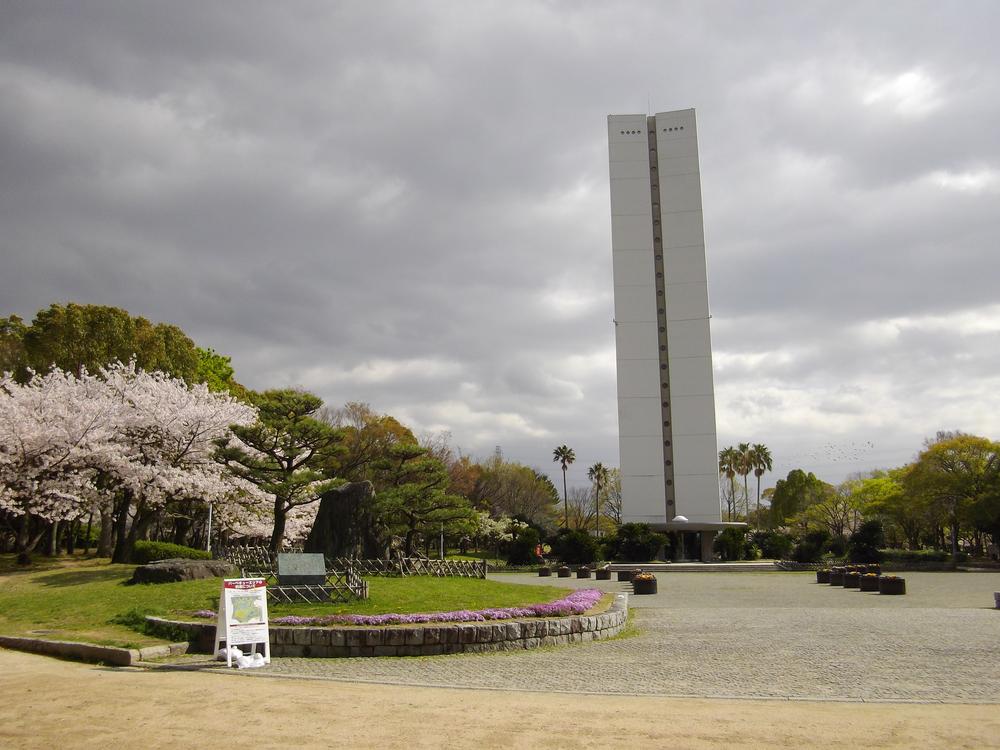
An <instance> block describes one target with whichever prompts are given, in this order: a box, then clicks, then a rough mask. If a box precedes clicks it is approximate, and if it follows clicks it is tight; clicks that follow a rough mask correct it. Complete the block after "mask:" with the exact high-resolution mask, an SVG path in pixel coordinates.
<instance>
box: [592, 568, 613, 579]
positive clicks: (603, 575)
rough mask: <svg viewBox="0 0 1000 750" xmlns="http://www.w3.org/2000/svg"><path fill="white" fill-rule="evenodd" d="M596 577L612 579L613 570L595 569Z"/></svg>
mask: <svg viewBox="0 0 1000 750" xmlns="http://www.w3.org/2000/svg"><path fill="white" fill-rule="evenodd" d="M594 578H596V579H597V580H598V581H610V580H611V571H610V570H597V571H594Z"/></svg>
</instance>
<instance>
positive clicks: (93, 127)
mask: <svg viewBox="0 0 1000 750" xmlns="http://www.w3.org/2000/svg"><path fill="white" fill-rule="evenodd" d="M998 28H1000V4H997V3H996V2H994V1H992V0H990V1H987V2H972V1H970V0H963V2H960V3H948V2H940V0H938V1H937V2H929V3H917V2H908V3H892V2H878V3H872V2H863V3H851V2H844V1H843V0H838V2H829V3H825V2H823V3H821V2H781V3H778V2H757V3H736V2H715V3H712V2H702V1H699V2H689V3H668V2H655V3H654V2H637V3H627V2H605V1H604V0H601V1H599V2H598V1H595V2H511V1H510V0H504V1H503V2H495V3H494V2H489V3H488V2H469V1H468V0H458V1H456V2H439V3H438V2H413V0H408V1H406V2H367V3H362V2H352V3H335V2H322V3H320V2H317V3H310V2H293V3H274V2H268V3H265V2H259V3H252V2H250V3H248V2H243V1H240V2H229V3H226V2H211V3H171V2H159V3H142V2H136V1H135V0H122V1H121V2H77V1H76V0H73V1H68V2H64V3H56V2H31V3H28V2H14V0H0V315H6V314H10V313H16V314H19V315H21V316H22V317H25V318H29V319H30V318H31V317H32V316H33V315H34V314H35V312H37V311H38V310H39V309H40V308H43V307H46V306H48V305H49V304H51V303H53V302H67V301H76V302H84V303H95V304H109V305H116V306H121V307H124V308H126V309H127V310H129V311H130V312H131V313H133V314H135V315H143V316H145V317H147V318H149V319H151V320H154V321H164V322H170V323H175V324H177V325H179V326H181V327H182V328H183V329H184V330H185V331H186V332H187V333H188V334H189V335H191V336H192V338H194V339H195V341H196V342H197V343H198V344H199V345H201V346H207V347H212V348H214V349H216V350H217V351H219V352H222V353H224V354H228V355H230V356H232V359H233V364H234V365H235V367H236V374H237V378H238V379H239V380H240V381H241V382H243V383H245V384H246V385H248V386H250V387H253V388H258V389H262V388H273V387H283V386H289V385H296V386H302V387H305V388H307V389H310V390H312V391H314V392H316V393H318V394H319V395H321V396H322V397H323V398H324V399H325V400H326V401H327V403H328V404H330V405H334V406H336V405H340V404H343V403H344V402H346V401H365V402H368V403H370V404H371V405H372V406H373V407H374V408H376V409H378V410H380V411H383V412H387V413H391V414H393V415H394V416H396V417H397V418H399V419H401V420H402V421H404V422H406V423H407V424H408V425H410V426H411V427H412V428H413V429H414V431H415V432H417V433H424V432H430V431H440V430H448V431H450V432H451V433H452V439H453V443H454V444H455V445H456V446H458V447H460V448H461V449H462V450H463V451H464V452H466V453H469V454H472V455H473V456H477V457H485V456H487V455H489V454H490V453H492V452H493V450H494V447H495V446H497V445H500V446H502V448H503V451H504V454H505V455H506V456H507V457H508V458H512V459H516V460H520V461H523V462H526V463H528V464H531V465H534V466H537V467H540V468H542V469H544V470H546V471H550V472H552V475H553V478H556V471H557V467H556V465H555V464H553V463H552V460H551V458H552V449H553V448H554V447H555V446H557V445H560V444H562V443H566V444H568V445H570V446H571V447H573V448H574V449H575V450H576V455H577V463H576V464H575V465H574V466H573V467H572V468H571V471H570V481H571V482H573V483H575V484H586V476H585V475H586V469H587V467H588V466H590V465H591V464H593V463H594V462H595V461H602V462H604V463H605V464H606V465H612V466H616V465H617V464H618V443H617V413H616V409H617V407H616V399H615V357H614V339H613V325H612V314H613V313H612V282H611V249H610V248H611V243H610V217H609V213H610V210H609V197H608V157H607V140H606V138H607V136H606V116H607V115H608V114H611V113H615V114H620V113H636V112H647V111H648V112H657V111H666V110H671V109H683V108H687V107H695V108H696V109H697V114H698V123H699V140H700V149H701V173H702V181H703V194H704V207H705V232H706V240H707V254H708V270H709V291H710V297H711V305H712V314H713V319H712V336H713V350H714V357H715V383H716V398H717V407H716V408H717V419H718V430H719V442H720V447H723V446H725V445H729V444H735V443H737V442H740V441H748V442H763V443H766V444H767V445H769V446H770V447H771V450H772V452H773V454H774V456H775V459H776V465H775V470H776V473H775V474H774V475H771V476H769V477H768V478H767V482H768V484H770V483H773V482H774V481H775V480H776V479H777V478H779V476H781V475H784V474H785V473H787V471H788V470H789V469H791V468H794V467H797V466H801V467H804V468H806V469H808V470H811V471H815V472H816V473H817V475H818V476H820V477H821V478H823V479H827V480H829V481H839V480H841V479H843V477H844V476H845V475H847V474H848V473H850V472H853V471H859V470H865V469H870V468H875V467H879V466H883V467H884V466H893V465H899V464H901V463H904V462H906V461H908V460H910V459H911V458H912V457H913V455H914V454H915V453H916V452H917V451H918V450H919V448H920V444H921V442H922V440H923V439H924V438H925V437H927V436H930V435H933V433H934V432H935V431H936V430H940V429H961V430H965V431H969V432H973V433H977V434H982V435H986V436H989V437H992V438H994V439H996V438H1000V295H998V287H1000V253H998V243H997V238H998V234H1000V45H998V44H997V43H996V31H997V29H998Z"/></svg>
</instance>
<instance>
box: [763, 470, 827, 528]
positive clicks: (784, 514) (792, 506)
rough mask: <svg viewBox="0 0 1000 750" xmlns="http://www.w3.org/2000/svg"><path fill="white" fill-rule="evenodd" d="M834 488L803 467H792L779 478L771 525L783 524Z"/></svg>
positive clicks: (773, 502)
mask: <svg viewBox="0 0 1000 750" xmlns="http://www.w3.org/2000/svg"><path fill="white" fill-rule="evenodd" d="M832 489H833V488H832V487H831V486H830V485H829V484H827V483H826V482H823V481H821V480H819V479H817V478H816V475H815V474H813V473H812V472H809V473H808V474H807V473H806V472H804V471H803V470H802V469H792V470H791V471H790V472H788V476H787V477H786V478H785V479H779V480H778V482H777V484H775V486H774V494H773V495H772V496H771V514H770V515H771V525H772V526H783V525H784V524H785V521H786V520H787V519H790V518H792V517H793V516H797V515H798V514H799V513H801V512H802V511H804V510H805V509H806V508H807V507H809V506H810V505H813V504H814V503H817V502H819V501H820V500H821V499H823V497H824V496H825V494H826V493H827V492H828V491H831V490H832Z"/></svg>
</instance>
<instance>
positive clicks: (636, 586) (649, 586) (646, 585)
mask: <svg viewBox="0 0 1000 750" xmlns="http://www.w3.org/2000/svg"><path fill="white" fill-rule="evenodd" d="M632 593H634V594H655V593H656V579H655V578H654V579H653V580H652V581H635V580H633V581H632Z"/></svg>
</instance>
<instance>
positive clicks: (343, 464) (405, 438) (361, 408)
mask: <svg viewBox="0 0 1000 750" xmlns="http://www.w3.org/2000/svg"><path fill="white" fill-rule="evenodd" d="M321 419H322V420H323V421H325V422H326V423H327V424H330V425H331V426H333V427H336V428H337V429H339V430H340V431H341V432H342V433H343V436H344V441H343V451H341V452H340V453H339V454H337V456H336V460H335V462H334V463H333V464H332V465H331V466H330V467H329V471H330V472H331V473H334V474H336V476H338V477H341V478H343V479H345V480H347V481H349V482H361V481H365V480H369V481H373V482H374V480H375V463H376V462H377V461H380V460H382V459H384V458H386V457H387V456H388V455H389V451H390V449H391V448H393V447H394V446H397V445H405V444H414V443H416V442H417V438H416V436H415V435H414V434H413V433H412V432H411V431H410V429H409V428H408V427H406V426H405V425H403V424H402V423H400V422H399V421H398V420H396V419H395V418H394V417H391V416H389V415H388V414H380V413H378V412H376V411H375V410H374V409H372V408H371V407H370V406H369V405H368V404H365V403H361V402H357V401H350V402H348V403H347V404H345V405H344V406H343V407H342V408H340V409H337V410H335V411H325V410H324V412H323V413H322V414H321ZM375 489H376V491H378V489H379V487H378V485H377V484H376V486H375Z"/></svg>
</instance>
